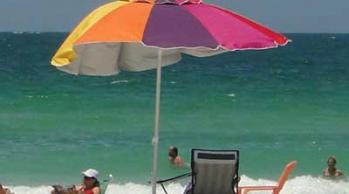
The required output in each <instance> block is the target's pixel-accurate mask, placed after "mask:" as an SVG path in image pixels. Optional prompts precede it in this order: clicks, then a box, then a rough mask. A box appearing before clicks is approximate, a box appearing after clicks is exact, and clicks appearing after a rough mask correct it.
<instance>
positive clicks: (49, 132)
mask: <svg viewBox="0 0 349 194" xmlns="http://www.w3.org/2000/svg"><path fill="white" fill-rule="evenodd" d="M65 36H66V34H63V33H42V34H27V33H24V34H14V33H0V51H1V52H0V91H1V93H0V137H1V139H0V145H1V147H0V181H1V182H3V183H4V184H8V185H15V186H16V185H17V186H20V185H36V186H38V185H49V184H53V183H62V184H69V183H71V182H78V181H80V174H79V173H80V171H82V170H84V169H85V168H89V167H94V168H96V169H98V170H99V171H101V173H102V176H107V175H108V174H109V173H112V174H114V176H115V177H116V179H117V180H118V182H119V183H120V184H124V183H125V184H126V183H130V182H132V183H136V184H141V185H145V184H146V183H147V181H148V180H149V176H150V171H151V157H152V148H151V136H152V130H153V125H154V124H153V122H154V118H153V114H154V94H155V90H154V88H155V71H154V70H151V71H146V72H140V73H133V72H132V73H131V72H122V73H120V74H119V75H117V76H111V77H87V76H72V75H68V74H65V73H63V72H60V71H58V70H56V69H55V68H53V67H51V66H50V65H49V61H50V58H51V57H52V55H53V53H54V52H55V50H56V49H57V47H58V46H59V45H60V43H61V42H62V40H63V39H64V38H65ZM287 36H288V37H289V38H291V39H292V40H293V42H292V43H290V44H289V45H288V46H286V47H281V48H278V49H271V50H265V51H241V52H232V53H225V54H222V55H219V56H214V57H209V58H194V57H190V56H183V60H182V61H181V62H180V63H178V64H176V65H172V66H169V67H166V68H164V69H163V84H162V102H161V106H162V108H161V132H160V160H159V174H160V177H169V176H172V175H177V174H180V173H182V172H186V171H188V169H176V168H173V167H171V166H170V165H169V164H168V162H167V148H168V147H169V146H170V145H172V144H175V145H177V147H178V148H179V150H180V154H181V155H182V157H183V158H184V160H185V161H186V162H187V163H189V162H190V149H191V148H212V149H215V148H217V149H239V150H240V174H243V175H244V176H246V177H247V178H248V179H249V178H251V179H257V178H264V179H271V180H276V179H277V177H278V176H279V173H280V171H281V169H282V167H283V166H284V165H285V164H286V163H287V162H288V161H290V160H298V162H299V164H298V166H297V169H296V170H295V172H294V173H293V177H304V176H305V177H307V176H311V177H317V176H320V175H321V172H322V169H323V168H324V167H325V164H326V160H327V157H328V156H329V155H336V156H337V159H338V168H340V169H342V170H343V171H344V173H346V174H348V173H349V166H348V164H349V154H348V153H349V150H348V148H349V141H348V138H349V131H348V129H349V116H348V115H349V109H348V107H349V79H348V77H349V61H348V53H349V35H348V34H288V35H287ZM301 180H303V179H301ZM298 181H299V180H298ZM343 188H344V187H343ZM290 193H292V192H290ZM339 193H340V192H339ZM343 193H346V192H343ZM348 193H349V191H348Z"/></svg>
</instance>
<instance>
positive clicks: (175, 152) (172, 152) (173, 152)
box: [168, 146, 178, 158]
mask: <svg viewBox="0 0 349 194" xmlns="http://www.w3.org/2000/svg"><path fill="white" fill-rule="evenodd" d="M168 155H169V156H171V157H174V158H175V157H177V156H178V148H177V147H175V146H171V147H170V152H169V153H168Z"/></svg>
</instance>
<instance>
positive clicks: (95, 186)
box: [77, 168, 101, 194]
mask: <svg viewBox="0 0 349 194" xmlns="http://www.w3.org/2000/svg"><path fill="white" fill-rule="evenodd" d="M82 175H84V178H83V183H82V185H81V186H80V187H77V191H78V194H101V188H100V184H99V181H98V179H97V177H98V171H97V170H95V169H91V168H90V169H87V170H86V171H84V172H82Z"/></svg>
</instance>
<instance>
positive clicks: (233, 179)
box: [187, 149, 239, 194]
mask: <svg viewBox="0 0 349 194" xmlns="http://www.w3.org/2000/svg"><path fill="white" fill-rule="evenodd" d="M191 169H192V182H191V185H189V188H190V187H191V188H190V189H187V193H188V194H236V193H237V191H238V182H239V181H238V179H239V178H238V177H239V176H238V169H239V151H238V150H203V149H193V150H192V152H191Z"/></svg>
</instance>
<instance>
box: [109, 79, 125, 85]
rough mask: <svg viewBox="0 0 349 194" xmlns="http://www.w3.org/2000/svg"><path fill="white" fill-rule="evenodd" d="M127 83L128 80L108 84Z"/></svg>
mask: <svg viewBox="0 0 349 194" xmlns="http://www.w3.org/2000/svg"><path fill="white" fill-rule="evenodd" d="M119 83H128V80H115V81H112V82H110V84H119Z"/></svg>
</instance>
